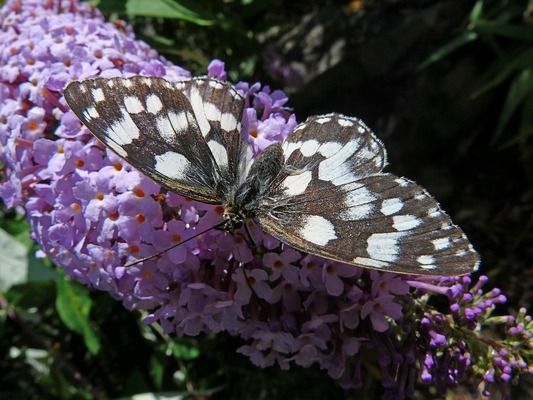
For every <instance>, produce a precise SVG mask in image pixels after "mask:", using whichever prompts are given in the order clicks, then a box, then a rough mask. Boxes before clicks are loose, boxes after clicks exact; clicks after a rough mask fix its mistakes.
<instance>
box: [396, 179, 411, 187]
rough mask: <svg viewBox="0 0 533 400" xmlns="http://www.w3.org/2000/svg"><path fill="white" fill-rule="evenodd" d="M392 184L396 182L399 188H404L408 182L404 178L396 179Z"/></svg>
mask: <svg viewBox="0 0 533 400" xmlns="http://www.w3.org/2000/svg"><path fill="white" fill-rule="evenodd" d="M394 182H396V183H397V184H398V185H400V186H401V187H405V186H407V185H409V181H408V180H407V179H404V178H397V179H395V180H394Z"/></svg>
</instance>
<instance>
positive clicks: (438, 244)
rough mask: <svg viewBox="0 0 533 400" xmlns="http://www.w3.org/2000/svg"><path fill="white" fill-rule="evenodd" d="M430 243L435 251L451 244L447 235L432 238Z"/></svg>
mask: <svg viewBox="0 0 533 400" xmlns="http://www.w3.org/2000/svg"><path fill="white" fill-rule="evenodd" d="M431 243H433V246H434V247H435V250H437V251H438V250H443V249H447V248H448V247H450V246H451V245H452V243H451V242H450V238H449V237H446V238H441V239H434V240H432V241H431Z"/></svg>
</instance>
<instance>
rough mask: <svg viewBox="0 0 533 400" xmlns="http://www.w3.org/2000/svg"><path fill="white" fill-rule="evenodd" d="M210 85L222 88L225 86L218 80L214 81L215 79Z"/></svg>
mask: <svg viewBox="0 0 533 400" xmlns="http://www.w3.org/2000/svg"><path fill="white" fill-rule="evenodd" d="M209 86H211V87H212V88H214V89H222V88H223V87H224V85H223V84H222V83H220V82H217V81H213V80H210V81H209Z"/></svg>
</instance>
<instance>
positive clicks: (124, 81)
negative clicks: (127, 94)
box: [122, 79, 133, 88]
mask: <svg viewBox="0 0 533 400" xmlns="http://www.w3.org/2000/svg"><path fill="white" fill-rule="evenodd" d="M122 86H124V87H125V88H129V87H132V86H133V82H132V81H131V79H122Z"/></svg>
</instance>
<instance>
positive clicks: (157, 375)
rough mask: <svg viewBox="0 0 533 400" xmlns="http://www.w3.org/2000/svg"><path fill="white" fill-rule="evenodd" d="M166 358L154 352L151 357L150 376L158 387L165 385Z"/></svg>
mask: <svg viewBox="0 0 533 400" xmlns="http://www.w3.org/2000/svg"><path fill="white" fill-rule="evenodd" d="M164 363H165V360H164V358H163V357H162V356H161V355H160V354H154V355H152V357H150V369H149V372H150V377H151V378H152V382H153V383H154V385H155V387H156V388H157V389H161V387H162V386H163V377H164V375H165V367H164Z"/></svg>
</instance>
